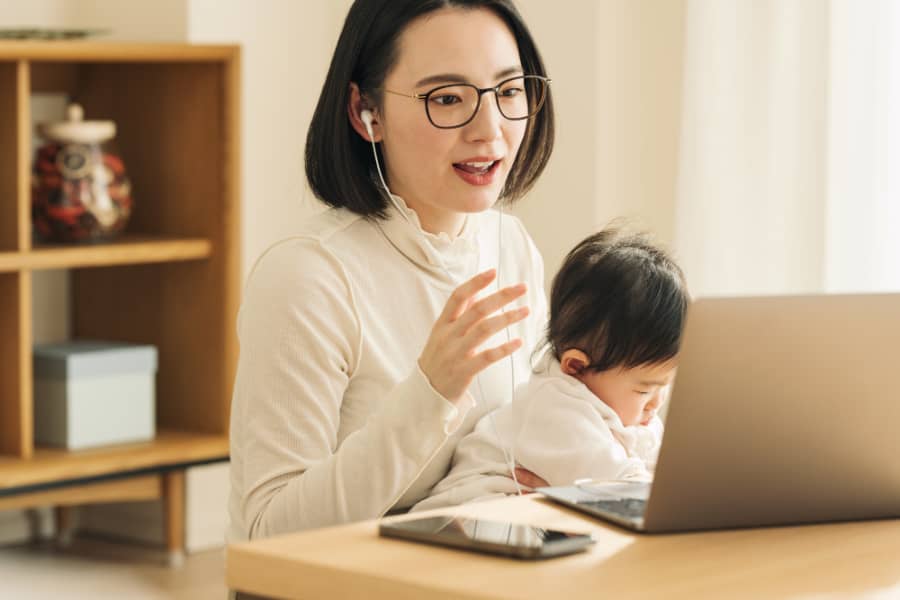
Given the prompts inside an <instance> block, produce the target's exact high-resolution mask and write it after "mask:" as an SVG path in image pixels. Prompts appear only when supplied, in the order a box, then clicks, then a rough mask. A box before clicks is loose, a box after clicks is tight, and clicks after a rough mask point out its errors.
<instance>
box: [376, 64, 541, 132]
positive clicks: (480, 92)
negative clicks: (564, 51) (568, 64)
mask: <svg viewBox="0 0 900 600" xmlns="http://www.w3.org/2000/svg"><path fill="white" fill-rule="evenodd" d="M514 79H539V80H541V81H543V82H544V85H545V89H544V94H542V95H541V100H540V104H538V105H537V108H536V109H535V111H534V112H533V113H531V114H528V115H525V116H524V117H507V116H506V115H505V114H504V113H503V109H502V108H500V87H501V86H502V85H503V84H505V83H508V82H510V81H513V80H514ZM552 81H553V80H552V79H550V78H549V77H544V76H543V75H515V76H513V77H507V78H506V79H504V80H503V81H501V82H500V83H498V84H497V85H495V86H492V87H486V88H480V87H478V86H477V85H474V84H471V83H465V82H459V83H445V84H443V85H439V86H437V87H436V88H434V89H431V90H428V91H427V92H425V93H423V94H419V93H416V94H406V93H403V92H397V91H394V90H389V89H387V88H382V91H383V92H387V93H388V94H394V95H396V96H403V97H404V98H412V99H413V100H424V101H425V116H426V117H428V122H429V123H431V125H432V126H433V127H436V128H437V129H459V128H460V127H465V126H466V125H468V124H469V123H471V122H472V120H473V119H474V118H475V117H476V116H477V115H478V110H479V109H480V108H481V96H483V95H484V94H486V93H487V92H494V102H496V103H497V110H498V111H500V115H501V116H502V117H503V118H504V119H506V120H507V121H524V120H525V119H530V118H532V117H533V116H535V115H536V114H538V113H539V112H541V109H542V108H543V107H544V102H545V101H546V100H547V92H548V91H549V89H550V83H551V82H552ZM461 85H464V86H466V87H470V88H474V89H475V91H476V92H477V93H478V101H477V102H476V103H475V110H473V111H472V116H470V117H469V118H468V119H466V120H465V121H463V122H462V123H460V124H459V125H449V126H448V125H438V124H436V123H435V122H434V119H432V118H431V111H430V110H429V109H428V98H429V97H430V96H431V95H432V94H433V93H435V92H437V91H439V90H442V89H445V88H450V87H458V86H461Z"/></svg>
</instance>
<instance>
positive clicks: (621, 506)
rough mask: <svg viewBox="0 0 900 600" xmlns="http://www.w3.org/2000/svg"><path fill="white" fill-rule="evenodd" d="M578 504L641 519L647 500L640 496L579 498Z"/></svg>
mask: <svg viewBox="0 0 900 600" xmlns="http://www.w3.org/2000/svg"><path fill="white" fill-rule="evenodd" d="M578 504H579V506H587V507H590V508H595V509H597V510H602V511H605V512H610V513H613V514H616V515H621V516H623V517H626V518H629V519H639V518H641V517H643V516H644V509H645V508H646V506H647V501H646V500H642V499H639V498H622V499H619V500H579V501H578Z"/></svg>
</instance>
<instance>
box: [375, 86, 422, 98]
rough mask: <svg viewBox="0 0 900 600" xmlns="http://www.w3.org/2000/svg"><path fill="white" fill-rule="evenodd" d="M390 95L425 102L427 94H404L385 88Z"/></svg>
mask: <svg viewBox="0 0 900 600" xmlns="http://www.w3.org/2000/svg"><path fill="white" fill-rule="evenodd" d="M384 91H385V92H387V93H388V94H394V95H396V96H403V97H404V98H412V99H413V100H424V99H425V96H427V94H404V93H403V92H395V91H394V90H389V89H387V88H385V90H384Z"/></svg>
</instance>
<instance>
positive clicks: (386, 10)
mask: <svg viewBox="0 0 900 600" xmlns="http://www.w3.org/2000/svg"><path fill="white" fill-rule="evenodd" d="M448 7H458V8H467V9H475V8H485V9H488V10H491V11H493V12H494V13H495V14H496V15H497V16H499V17H500V18H501V19H503V21H504V22H505V23H506V24H507V26H508V27H509V29H510V31H511V32H512V34H513V36H514V37H515V39H516V43H517V44H518V47H519V58H520V60H521V62H522V69H523V70H524V72H525V74H527V75H542V76H546V75H547V73H546V72H545V69H544V63H543V61H542V60H541V56H540V54H539V53H538V50H537V47H536V46H535V45H534V41H533V39H532V37H531V34H530V33H529V31H528V28H527V27H526V26H525V23H524V21H523V20H522V17H521V16H520V15H519V12H518V10H516V8H515V6H514V5H513V3H512V1H511V0H356V1H355V2H354V3H353V6H351V7H350V12H349V13H348V14H347V18H346V20H345V21H344V28H343V30H342V31H341V35H340V38H339V39H338V42H337V47H336V48H335V50H334V56H333V57H332V59H331V66H330V67H329V68H328V75H327V76H326V77H325V84H324V85H323V86H322V93H321V94H320V95H319V102H318V104H317V105H316V110H315V113H314V114H313V118H312V122H311V123H310V127H309V133H308V134H307V137H306V177H307V179H308V180H309V185H310V187H311V188H312V191H313V193H314V194H315V195H316V196H317V197H318V198H319V199H321V200H322V201H323V202H325V203H326V204H328V205H330V206H334V207H346V208H347V209H349V210H351V211H353V212H355V213H357V214H360V215H364V216H378V217H384V216H385V212H384V211H385V208H386V207H387V202H388V200H387V198H386V197H385V195H384V194H383V193H382V190H381V187H380V186H379V185H378V184H377V183H376V182H377V181H378V176H377V173H376V172H375V160H374V157H373V156H372V148H371V146H370V145H369V142H366V141H365V140H363V139H362V138H361V137H360V136H359V135H358V134H357V133H356V132H355V131H354V130H353V128H352V127H351V125H350V122H349V119H348V118H347V105H348V102H349V99H350V82H355V83H356V84H357V85H359V88H360V93H361V94H363V95H364V96H365V97H366V98H367V99H368V100H369V101H370V102H374V103H376V105H379V106H380V105H381V101H382V93H381V88H382V85H383V83H384V80H385V78H386V77H387V75H388V73H389V72H390V70H391V69H392V68H393V66H394V64H395V63H396V60H397V43H398V39H399V38H400V35H401V34H402V33H403V31H404V30H405V29H406V27H407V25H409V23H410V22H412V21H413V20H415V19H417V18H418V17H421V16H422V15H425V14H427V13H430V12H433V11H435V10H439V9H442V8H448ZM422 118H423V119H424V118H425V115H424V114H423V115H422ZM553 137H554V120H553V102H552V99H551V94H550V91H549V90H548V91H547V98H546V99H545V101H544V107H543V108H542V109H541V111H540V112H539V113H538V114H537V115H536V116H535V117H534V118H532V119H530V120H529V121H528V126H527V128H526V130H525V137H524V138H523V140H522V145H521V146H520V148H519V153H518V156H517V157H516V161H515V163H514V165H513V168H512V170H511V171H510V173H509V176H508V177H507V179H506V184H505V185H504V186H503V190H501V192H500V198H499V200H501V201H514V200H518V199H519V198H521V197H522V196H523V195H525V193H526V192H527V191H528V190H529V189H530V188H531V187H532V185H534V183H535V181H536V180H537V178H538V176H539V175H540V174H541V172H542V171H543V170H544V167H545V166H546V164H547V161H548V160H549V159H550V153H551V151H552V149H553ZM379 151H380V149H379Z"/></svg>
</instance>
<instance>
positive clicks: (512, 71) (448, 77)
mask: <svg viewBox="0 0 900 600" xmlns="http://www.w3.org/2000/svg"><path fill="white" fill-rule="evenodd" d="M521 73H523V71H522V67H520V66H515V67H507V68H506V69H503V70H502V71H498V72H497V73H495V74H494V79H502V78H504V77H509V76H510V75H520V74H521ZM465 81H468V80H467V79H466V77H465V75H459V74H458V73H441V74H440V75H429V76H428V77H425V78H424V79H420V80H419V81H417V82H416V85H415V87H422V86H423V85H431V84H435V83H460V82H465Z"/></svg>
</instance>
